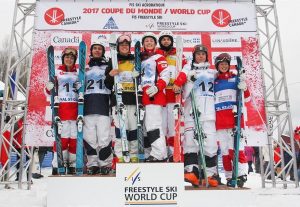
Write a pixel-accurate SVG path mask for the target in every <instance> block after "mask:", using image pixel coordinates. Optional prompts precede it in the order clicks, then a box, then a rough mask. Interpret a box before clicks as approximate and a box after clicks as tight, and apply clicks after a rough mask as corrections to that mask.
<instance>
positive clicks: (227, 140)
mask: <svg viewBox="0 0 300 207" xmlns="http://www.w3.org/2000/svg"><path fill="white" fill-rule="evenodd" d="M217 137H218V140H219V143H220V148H221V154H222V160H223V167H224V171H225V177H226V178H231V177H232V165H233V158H234V150H233V148H234V147H233V143H234V137H233V133H232V129H222V130H217ZM244 147H245V145H244V139H241V140H240V150H239V163H238V176H241V175H246V174H247V172H248V163H247V159H246V156H245V153H244Z"/></svg>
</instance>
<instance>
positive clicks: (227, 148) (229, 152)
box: [214, 53, 250, 186]
mask: <svg viewBox="0 0 300 207" xmlns="http://www.w3.org/2000/svg"><path fill="white" fill-rule="evenodd" d="M230 61H231V57H230V55H229V54H227V53H222V54H220V55H219V56H218V57H217V58H216V59H215V66H216V69H217V70H218V76H217V79H216V80H215V86H214V87H215V89H214V90H215V97H216V99H215V108H216V129H217V137H218V140H219V143H220V148H221V153H222V159H223V167H224V170H225V177H226V180H227V185H229V186H230V183H231V180H232V165H233V157H234V150H233V142H234V141H233V139H234V138H233V129H234V128H235V114H234V113H236V112H234V108H236V105H237V103H236V94H237V90H238V89H240V90H242V91H243V92H244V97H245V101H248V100H250V98H249V97H250V92H249V90H248V89H247V86H246V83H245V75H241V76H240V79H241V80H242V81H241V82H240V83H239V84H238V82H237V75H236V74H234V73H233V72H232V71H230ZM241 127H242V128H244V122H243V119H242V122H241ZM240 143H241V144H240V149H239V164H238V175H237V176H238V179H237V180H238V186H239V185H241V186H242V185H243V183H244V182H246V181H247V170H248V169H247V166H248V165H247V159H246V157H245V154H244V146H243V145H242V142H240Z"/></svg>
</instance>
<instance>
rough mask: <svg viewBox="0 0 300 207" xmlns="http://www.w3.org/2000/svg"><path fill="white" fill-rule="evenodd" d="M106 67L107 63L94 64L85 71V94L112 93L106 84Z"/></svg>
mask: <svg viewBox="0 0 300 207" xmlns="http://www.w3.org/2000/svg"><path fill="white" fill-rule="evenodd" d="M106 67H107V66H106V65H103V66H100V67H99V66H93V67H91V68H90V70H88V71H87V72H86V73H85V76H86V78H85V81H86V83H85V86H86V90H85V94H95V93H100V94H110V90H109V89H107V88H106V87H105V84H104V80H105V69H106Z"/></svg>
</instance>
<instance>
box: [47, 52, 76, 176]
mask: <svg viewBox="0 0 300 207" xmlns="http://www.w3.org/2000/svg"><path fill="white" fill-rule="evenodd" d="M76 59H77V50H76V49H74V48H65V49H64V50H63V52H62V65H61V66H59V67H58V69H57V70H55V82H51V81H49V82H47V84H46V92H47V93H48V94H50V91H51V90H52V89H53V88H54V87H57V91H58V99H59V107H58V117H59V118H60V121H59V123H58V125H59V128H61V145H62V152H63V158H64V160H63V161H64V164H67V166H68V167H67V174H75V165H76V138H77V126H76V119H77V113H78V108H77V107H78V94H77V93H76V90H77V88H75V86H76V82H77V81H78V71H77V69H76V66H75V63H76ZM53 151H54V157H53V161H52V167H53V169H52V175H57V174H58V171H57V167H58V164H57V152H56V142H54V146H53Z"/></svg>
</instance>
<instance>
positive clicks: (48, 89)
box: [46, 81, 54, 91]
mask: <svg viewBox="0 0 300 207" xmlns="http://www.w3.org/2000/svg"><path fill="white" fill-rule="evenodd" d="M53 88H54V83H52V82H51V81H49V82H47V83H46V89H47V91H51V90H52V89H53Z"/></svg>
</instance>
